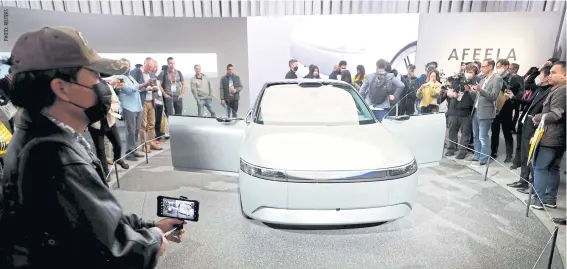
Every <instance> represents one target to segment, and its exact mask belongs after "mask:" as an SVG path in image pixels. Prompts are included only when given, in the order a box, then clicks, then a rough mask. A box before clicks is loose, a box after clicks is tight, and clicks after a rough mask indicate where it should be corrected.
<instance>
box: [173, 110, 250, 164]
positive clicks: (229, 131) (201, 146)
mask: <svg viewBox="0 0 567 269" xmlns="http://www.w3.org/2000/svg"><path fill="white" fill-rule="evenodd" d="M245 127H246V123H244V121H243V120H242V119H233V120H232V121H229V122H219V121H217V120H216V119H215V118H201V117H190V116H189V117H188V116H171V117H170V118H169V133H170V137H171V139H170V141H171V142H170V143H171V161H172V163H173V167H174V168H175V169H178V170H185V171H217V172H228V173H238V171H239V170H240V168H239V161H240V157H239V155H240V147H241V144H242V137H243V136H244V129H245Z"/></svg>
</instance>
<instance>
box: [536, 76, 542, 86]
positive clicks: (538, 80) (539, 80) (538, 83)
mask: <svg viewBox="0 0 567 269" xmlns="http://www.w3.org/2000/svg"><path fill="white" fill-rule="evenodd" d="M541 82H542V81H541V78H539V76H537V77H536V78H535V79H534V83H535V85H536V86H541Z"/></svg>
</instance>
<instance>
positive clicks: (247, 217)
mask: <svg viewBox="0 0 567 269" xmlns="http://www.w3.org/2000/svg"><path fill="white" fill-rule="evenodd" d="M238 204H240V213H241V214H242V216H243V217H244V218H245V219H252V218H251V217H249V216H248V215H246V213H244V209H243V208H242V199H241V198H240V194H238Z"/></svg>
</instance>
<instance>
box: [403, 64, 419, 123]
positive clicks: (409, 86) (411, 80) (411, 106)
mask: <svg viewBox="0 0 567 269" xmlns="http://www.w3.org/2000/svg"><path fill="white" fill-rule="evenodd" d="M402 82H403V83H404V85H405V88H404V91H403V92H402V94H401V98H400V101H399V104H400V111H399V114H400V115H413V114H414V113H415V100H416V99H417V96H416V95H415V93H416V92H417V89H419V88H418V87H417V77H416V76H415V65H413V64H410V65H409V66H408V74H407V75H403V76H402Z"/></svg>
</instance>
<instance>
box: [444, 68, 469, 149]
mask: <svg viewBox="0 0 567 269" xmlns="http://www.w3.org/2000/svg"><path fill="white" fill-rule="evenodd" d="M477 83H478V81H477V79H476V69H475V68H474V65H473V64H468V65H467V66H465V72H464V80H462V81H461V79H458V80H453V82H452V83H450V85H448V86H447V88H445V89H443V90H442V92H441V94H440V95H439V97H438V98H439V100H438V103H439V104H440V103H442V102H443V101H445V100H447V107H448V110H447V121H448V123H449V140H451V141H453V142H457V141H458V143H459V144H460V145H464V146H467V145H468V143H469V141H470V135H471V130H472V119H471V113H472V109H473V106H474V100H475V99H474V97H472V96H471V95H470V93H469V92H468V91H465V88H466V87H470V86H472V85H475V84H477ZM453 84H454V85H453ZM459 131H461V139H460V140H459V139H458V138H459ZM457 148H458V151H459V153H458V154H457V156H456V157H455V158H456V159H461V160H462V159H464V158H465V157H466V156H467V149H466V148H464V147H463V146H458V147H457V145H456V144H455V143H452V142H448V145H447V152H446V153H445V156H453V155H455V152H456V151H457Z"/></svg>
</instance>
